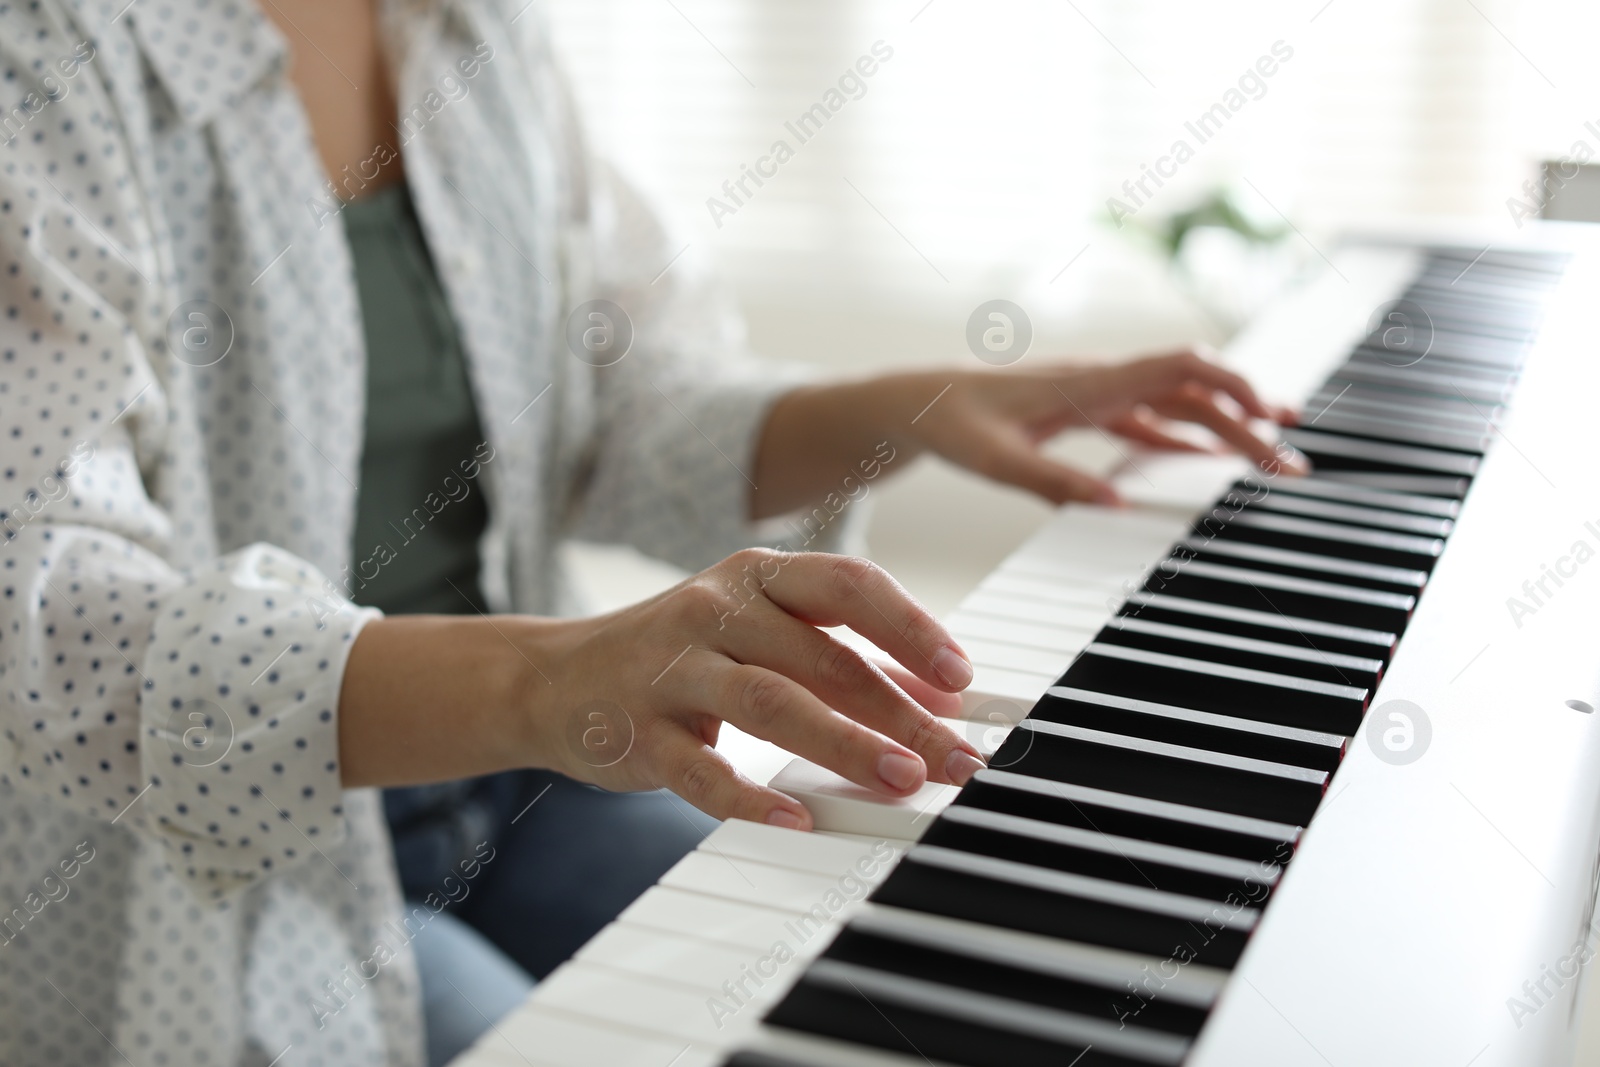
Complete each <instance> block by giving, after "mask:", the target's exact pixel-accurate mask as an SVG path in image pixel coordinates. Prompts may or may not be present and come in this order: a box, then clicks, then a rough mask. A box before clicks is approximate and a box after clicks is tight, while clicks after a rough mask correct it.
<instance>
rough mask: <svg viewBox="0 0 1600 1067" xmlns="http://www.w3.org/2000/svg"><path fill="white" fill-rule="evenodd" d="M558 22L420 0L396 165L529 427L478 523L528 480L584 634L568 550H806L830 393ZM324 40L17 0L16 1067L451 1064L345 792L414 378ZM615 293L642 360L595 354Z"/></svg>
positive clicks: (522, 511) (524, 601)
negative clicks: (568, 51) (381, 394)
mask: <svg viewBox="0 0 1600 1067" xmlns="http://www.w3.org/2000/svg"><path fill="white" fill-rule="evenodd" d="M521 6H522V0H516V2H515V3H512V4H511V5H510V6H506V7H502V6H501V5H500V4H498V3H496V2H494V0H453V2H439V3H429V2H425V0H391V2H389V3H388V4H387V5H386V6H385V7H384V9H383V23H384V34H385V41H386V46H387V48H388V50H389V55H390V57H391V67H392V69H393V70H394V71H395V72H396V84H395V94H396V99H397V100H398V101H399V106H400V122H399V123H398V125H397V128H396V130H395V131H394V133H395V136H394V139H393V140H392V141H391V142H389V144H387V145H384V146H374V154H375V155H378V154H379V153H381V152H383V151H401V152H402V153H403V155H404V157H405V166H406V172H407V174H408V179H409V181H410V183H411V190H412V195H413V198H414V200H415V202H416V204H417V208H418V211H419V214H420V217H421V218H422V221H423V224H424V229H425V231H426V233H427V236H428V239H429V244H430V246H431V248H432V250H433V252H434V255H435V258H436V260H437V263H438V267H439V270H440V273H441V278H442V280H443V282H444V285H445V289H446V291H447V293H448V295H449V298H450V301H451V304H452V307H453V310H454V313H455V316H456V318H457V321H458V323H459V325H460V328H461V331H462V339H463V344H464V348H465V350H466V353H467V356H468V363H469V372H470V376H471V380H472V383H473V387H474V392H475V395H476V400H477V404H478V408H479V414H480V417H481V420H482V422H483V425H484V428H485V433H486V435H487V437H488V440H487V441H486V442H485V443H484V447H483V448H482V449H480V452H479V455H480V456H488V457H489V458H487V459H486V460H484V461H483V462H482V463H481V465H480V466H479V468H478V469H477V470H476V471H474V472H473V474H472V475H468V474H466V473H465V472H447V471H441V481H442V485H441V497H443V496H448V495H449V494H450V493H451V492H453V491H455V490H453V489H452V488H451V486H450V485H447V484H443V478H444V476H445V475H453V477H454V478H455V482H456V484H458V485H465V486H466V487H467V488H468V489H469V490H470V491H481V492H484V493H485V494H487V495H486V500H487V501H488V503H489V510H490V514H491V523H490V530H489V532H488V534H487V535H486V539H485V545H484V559H485V566H484V573H483V586H484V590H485V593H486V595H487V596H488V597H489V599H490V603H491V604H492V605H493V606H494V607H495V608H496V609H497V610H519V611H531V612H552V611H555V610H558V609H559V607H560V605H561V603H562V599H563V595H562V588H561V582H560V579H559V574H558V570H557V567H556V565H555V562H554V559H555V549H556V547H557V545H558V543H559V542H560V540H561V539H562V538H563V537H565V536H571V535H578V536H583V537H587V538H590V539H595V540H612V541H626V542H631V543H633V544H636V545H638V546H640V547H642V548H644V549H645V550H647V551H649V552H651V553H653V554H655V555H657V556H661V557H664V558H667V559H670V560H673V561H675V562H678V563H681V564H684V565H687V566H690V567H699V566H704V565H706V564H709V563H711V562H713V561H714V560H716V559H718V558H720V557H721V556H723V555H725V554H726V553H728V552H729V551H732V550H733V549H735V548H737V547H739V546H741V545H744V544H748V543H751V542H754V541H756V540H759V539H762V538H763V535H765V536H766V537H769V538H770V537H772V536H774V535H775V534H776V533H777V530H776V528H775V527H768V526H763V527H760V528H757V527H753V526H751V525H750V524H748V523H746V522H745V521H744V520H743V514H744V508H745V500H746V493H747V491H748V488H749V482H748V478H747V475H749V474H750V473H752V471H751V461H752V450H753V440H754V435H755V434H756V432H757V430H758V427H759V425H760V422H761V420H762V418H763V417H764V414H765V411H766V409H767V407H768V405H769V404H770V403H771V401H772V400H773V399H774V398H775V397H776V396H777V395H778V394H779V392H781V391H782V390H783V389H785V388H787V387H788V386H789V385H790V384H791V383H792V380H793V375H792V374H791V373H790V372H788V371H784V372H781V373H780V372H777V371H775V370H774V369H773V368H771V367H770V366H767V365H757V364H755V363H754V362H752V361H750V360H748V359H745V358H743V356H742V339H741V338H740V336H739V334H738V332H737V326H736V324H735V322H734V320H733V319H732V318H731V317H730V316H728V315H727V314H726V313H725V311H724V309H723V307H722V305H721V304H720V303H718V302H717V300H716V298H715V297H714V296H713V295H712V290H711V289H710V288H709V287H708V286H707V285H706V284H704V282H703V280H702V278H701V275H700V273H699V272H698V271H697V270H696V268H695V263H694V261H695V258H696V257H695V256H694V255H693V254H684V255H681V256H677V253H679V251H680V249H681V247H682V245H683V242H681V241H677V240H674V239H672V238H671V237H670V236H669V235H668V234H667V233H666V232H665V231H664V230H663V229H662V228H661V227H660V226H659V225H658V224H657V223H656V221H655V219H654V216H653V215H652V214H651V212H650V211H649V210H648V209H647V208H646V207H645V206H644V204H643V203H642V201H641V200H640V199H639V198H638V197H637V196H635V195H633V194H632V193H630V191H629V190H628V189H627V187H626V186H625V185H623V184H622V183H620V182H619V181H618V180H616V178H615V177H614V176H613V175H612V174H611V173H610V172H609V171H607V170H605V169H604V168H603V167H599V166H597V165H591V164H590V163H589V162H588V161H587V159H586V158H585V156H584V154H583V152H582V149H581V145H580V141H579V137H578V133H577V130H576V128H575V124H574V123H573V121H572V118H571V114H570V111H569V109H568V105H567V103H566V99H567V98H566V96H565V94H564V92H563V89H562V86H561V84H560V82H559V79H558V78H557V77H556V75H555V73H554V70H553V67H552V65H551V63H550V60H549V57H548V55H547V53H546V52H545V50H544V44H543V36H542V29H541V27H540V23H539V13H538V11H537V9H535V10H534V11H531V12H527V13H525V14H522V15H520V16H519V15H518V8H520V7H521ZM513 16H517V18H516V26H515V27H513V26H512V20H513ZM290 43H291V42H289V41H286V40H285V39H284V37H283V36H282V35H281V34H280V33H278V31H277V30H276V29H275V28H274V27H273V25H272V24H271V23H269V22H268V21H267V20H266V19H264V18H263V17H262V15H261V13H260V12H259V10H257V9H256V8H255V7H254V6H253V4H251V3H249V0H137V2H136V3H132V4H129V3H128V2H127V0H76V2H72V0H40V2H31V3H29V2H19V3H9V4H0V106H3V108H4V109H5V110H3V111H0V310H3V318H0V526H3V529H0V1062H3V1063H6V1064H8V1065H23V1064H34V1063H40V1064H43V1063H71V1064H120V1063H136V1064H139V1065H140V1067H145V1065H163V1064H194V1065H224V1064H252V1065H258V1067H265V1065H267V1064H270V1063H274V1062H281V1063H283V1064H297V1065H299V1064H303V1065H318V1064H326V1065H333V1064H341V1065H343V1064H396V1065H399V1064H415V1063H418V1062H420V1059H421V1036H420V1023H419V1018H418V1016H419V1002H418V991H417V979H416V971H415V963H414V960H413V956H412V954H411V953H410V951H409V950H408V949H407V947H406V946H407V944H408V938H407V936H406V931H407V930H408V929H414V928H415V926H416V925H417V924H420V923H422V922H425V921H426V919H425V916H423V915H422V914H420V913H413V912H410V911H405V912H403V911H402V904H401V901H400V898H399V893H398V890H397V887H396V882H395V878H394V874H393V864H392V860H391V857H390V853H389V849H388V840H387V836H386V831H385V829H384V825H383V821H382V815H381V811H380V807H379V805H378V803H377V797H376V794H374V793H372V792H370V791H352V792H346V791H344V790H342V789H341V788H340V776H339V752H338V703H337V699H338V694H339V686H340V680H341V677H342V674H343V667H344V662H345V657H346V655H347V654H348V652H349V649H350V646H351V643H352V641H353V640H354V638H355V636H356V634H357V633H358V632H359V630H360V628H361V626H362V624H363V623H364V622H365V621H367V620H368V619H369V618H370V617H371V616H372V615H373V614H375V613H374V612H371V611H368V610H364V609H357V608H355V607H353V606H352V603H351V600H350V596H351V595H352V594H356V593H358V589H359V582H360V576H361V574H362V573H367V574H368V576H369V577H370V568H371V567H372V566H373V565H375V564H374V559H375V557H376V556H377V555H378V554H377V553H375V552H374V551H373V549H374V547H375V546H360V545H357V546H354V552H353V553H352V546H351V545H350V544H349V540H350V538H351V536H352V530H353V523H354V505H355V492H356V489H355V485H354V483H353V481H352V479H353V478H354V477H355V474H356V472H357V470H358V468H359V466H360V447H361V440H362V432H361V431H362V424H363V414H364V413H363V384H364V375H365V366H366V360H367V359H368V358H369V357H370V358H374V359H379V358H382V353H367V352H366V351H365V350H364V346H363V341H362V334H361V320H360V314H359V307H358V304H357V296H356V288H355V282H354V277H353V274H352V267H351V262H350V254H349V248H348V246H347V244H346V243H345V238H344V232H343V228H342V226H341V225H340V223H339V218H338V209H339V204H340V200H339V199H338V196H337V195H336V193H338V192H340V191H342V192H343V193H344V195H346V196H350V195H357V194H359V191H360V185H361V182H362V180H363V179H362V171H363V170H365V169H366V164H363V165H361V166H357V167H354V168H347V169H346V170H345V171H344V172H342V173H341V174H339V175H337V176H335V180H336V181H337V182H338V184H339V187H340V188H339V190H335V189H334V188H332V187H331V186H330V184H329V182H328V180H327V176H326V175H325V174H324V173H323V169H322V166H321V163H320V161H319V159H318V157H317V155H316V151H315V148H314V146H313V143H312V140H311V136H310V132H309V129H308V126H307V120H306V117H305V114H304V112H303V110H302V108H301V106H300V104H299V100H298V97H297V96H296V94H295V93H294V91H293V89H292V87H291V86H290V84H289V82H288V81H287V78H286V70H287V68H288V64H289V63H290V62H291V61H297V62H322V60H321V59H320V58H318V57H316V56H314V55H311V54H309V51H308V52H305V53H302V54H300V55H299V56H298V57H293V56H292V55H291V50H290ZM367 173H369V174H370V173H372V172H371V171H368V172H367ZM692 251H693V249H691V253H692ZM675 256H677V258H675ZM593 299H604V300H609V301H612V302H613V303H614V304H616V305H618V306H620V307H621V308H622V310H623V312H624V314H625V316H626V319H625V320H622V319H620V318H619V317H618V316H617V315H616V314H615V313H614V312H612V313H611V319H610V320H609V328H610V329H613V330H618V331H622V332H621V333H620V334H619V336H620V337H623V338H626V337H627V336H628V330H629V325H630V324H631V343H630V344H629V345H628V347H627V350H626V352H625V353H623V352H622V351H621V346H620V344H615V343H614V344H613V346H612V347H611V348H610V349H606V348H604V347H603V346H602V347H601V348H600V349H598V350H597V349H595V348H592V347H586V346H585V344H584V343H583V339H584V336H585V334H584V331H585V330H586V329H588V328H589V327H590V326H591V325H593V324H594V323H595V322H597V321H598V320H592V319H590V318H588V317H587V313H586V312H585V313H583V314H581V315H580V316H578V317H576V318H575V321H576V322H577V328H576V329H575V330H569V328H568V320H569V318H574V316H572V315H571V312H572V311H573V309H575V308H578V309H579V310H580V312H581V311H583V309H581V308H579V305H582V304H584V303H585V302H586V301H588V300H593ZM569 338H570V339H569ZM591 339H592V336H591ZM601 340H602V341H603V340H604V338H603V337H602V338H601ZM574 353H577V355H575V354H574ZM580 356H581V357H582V358H579V357H580ZM418 507H419V508H427V509H429V510H433V509H435V507H436V504H435V502H434V498H430V499H429V500H425V501H418ZM828 540H831V538H828ZM811 547H820V546H819V545H815V544H814V545H812V546H811ZM398 551H400V552H403V551H404V549H403V547H402V548H400V549H399V550H398ZM423 910H424V911H426V908H424V909H423ZM408 924H409V926H408ZM279 1057H282V1059H281V1060H279Z"/></svg>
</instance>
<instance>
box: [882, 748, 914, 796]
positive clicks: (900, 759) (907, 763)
mask: <svg viewBox="0 0 1600 1067" xmlns="http://www.w3.org/2000/svg"><path fill="white" fill-rule="evenodd" d="M922 775H923V770H922V761H921V760H919V759H917V757H915V756H907V755H905V754H904V753H902V752H885V753H884V754H883V755H882V756H880V757H879V758H878V777H879V778H882V779H883V780H884V782H886V783H887V784H888V785H889V787H890V788H891V789H896V790H899V791H900V792H902V793H903V792H905V791H906V790H908V789H915V788H916V787H917V786H919V785H921V784H922Z"/></svg>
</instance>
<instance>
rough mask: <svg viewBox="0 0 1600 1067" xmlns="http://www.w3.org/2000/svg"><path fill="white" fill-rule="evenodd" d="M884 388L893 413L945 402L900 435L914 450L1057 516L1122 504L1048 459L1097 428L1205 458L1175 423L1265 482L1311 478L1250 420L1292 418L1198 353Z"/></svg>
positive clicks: (955, 375) (929, 377)
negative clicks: (1058, 444)
mask: <svg viewBox="0 0 1600 1067" xmlns="http://www.w3.org/2000/svg"><path fill="white" fill-rule="evenodd" d="M879 384H880V386H886V387H888V388H889V389H890V390H892V391H893V392H895V393H900V394H901V396H900V397H899V398H897V399H899V403H895V404H893V405H892V406H893V407H895V408H904V407H907V405H908V404H912V403H916V402H917V401H918V399H919V398H922V397H926V398H929V399H930V400H931V399H932V398H933V397H934V396H935V395H937V396H938V399H937V400H936V401H933V403H931V404H930V405H929V406H928V407H927V408H926V409H925V410H923V411H922V413H921V414H920V415H917V416H916V417H915V419H914V420H913V421H912V422H911V423H910V425H909V427H908V428H907V429H904V430H902V431H901V433H902V434H904V435H905V437H906V438H907V439H908V442H909V443H910V444H911V445H912V446H913V448H915V449H917V450H926V451H930V452H934V453H937V454H938V455H940V456H943V457H944V458H945V459H947V460H949V461H950V462H952V463H955V464H957V465H958V466H962V467H966V468H967V469H969V470H971V471H974V472H976V473H978V474H981V475H984V476H985V477H989V478H993V479H994V480H996V481H1000V482H1005V483H1007V484H1009V485H1015V486H1018V487H1020V488H1022V489H1026V490H1029V491H1030V492H1033V493H1036V494H1038V495H1039V496H1042V497H1044V498H1045V499H1047V500H1049V501H1050V502H1051V503H1054V504H1064V503H1067V502H1068V501H1074V500H1077V501H1093V502H1096V503H1105V504H1110V503H1116V502H1117V500H1118V498H1117V493H1116V490H1114V489H1113V488H1112V487H1111V485H1110V484H1109V483H1108V482H1105V481H1103V480H1102V479H1099V478H1096V477H1094V476H1093V475H1091V474H1088V473H1085V472H1084V471H1081V470H1078V469H1076V468H1073V467H1069V466H1067V465H1066V464H1063V463H1060V462H1058V461H1057V460H1054V459H1051V458H1050V457H1049V456H1047V455H1045V454H1044V453H1043V452H1042V451H1041V450H1040V447H1039V446H1040V445H1041V444H1042V443H1044V442H1045V441H1047V440H1049V439H1050V438H1052V437H1054V436H1056V435H1057V434H1059V433H1060V432H1061V431H1063V430H1066V429H1070V428H1073V427H1093V428H1094V429H1096V430H1098V431H1100V432H1101V433H1102V434H1116V435H1118V436H1120V437H1124V438H1127V439H1128V440H1131V441H1136V442H1138V443H1140V444H1143V445H1148V446H1152V447H1155V448H1164V449H1173V450H1179V451H1189V452H1204V451H1207V449H1205V448H1203V447H1200V446H1197V445H1195V444H1192V443H1191V442H1189V441H1187V440H1185V439H1183V438H1181V437H1179V436H1175V435H1174V434H1173V433H1171V432H1170V430H1169V428H1168V427H1167V426H1166V425H1165V423H1166V422H1168V421H1169V420H1176V421H1180V422H1190V423H1196V424H1198V425H1200V426H1203V427H1205V428H1206V429H1207V430H1210V431H1211V433H1213V434H1214V435H1216V437H1217V438H1218V439H1219V441H1220V443H1221V444H1222V445H1223V446H1226V447H1227V448H1230V449H1232V450H1234V451H1237V452H1239V453H1242V454H1243V455H1245V456H1247V457H1249V458H1250V459H1251V460H1254V461H1255V462H1256V463H1257V464H1258V465H1260V466H1261V467H1262V468H1263V469H1265V470H1269V471H1273V472H1276V471H1278V470H1281V469H1287V470H1288V471H1290V472H1291V473H1305V472H1306V471H1307V470H1309V467H1308V466H1307V465H1306V463H1305V460H1304V458H1303V457H1301V456H1300V455H1299V454H1298V453H1297V452H1295V451H1294V450H1293V449H1291V448H1289V447H1288V446H1287V445H1285V444H1281V443H1275V442H1271V441H1267V440H1264V439H1263V438H1261V437H1259V436H1257V434H1256V433H1255V431H1254V430H1252V429H1251V427H1250V420H1252V419H1271V420H1273V421H1275V422H1278V423H1280V424H1284V425H1291V424H1293V422H1294V414H1293V413H1292V412H1291V411H1289V410H1288V409H1285V408H1275V407H1269V406H1268V405H1267V404H1266V403H1264V402H1263V401H1262V400H1261V398H1260V397H1258V396H1257V395H1256V392H1255V390H1254V389H1252V388H1251V387H1250V384H1249V383H1248V382H1246V381H1245V380H1244V379H1243V378H1241V377H1239V375H1237V374H1234V373H1233V372H1232V371H1228V370H1224V369H1223V368H1221V367H1219V366H1217V365H1216V364H1214V363H1211V362H1208V361H1207V360H1205V359H1203V358H1201V357H1200V356H1199V355H1197V354H1195V353H1194V352H1178V353H1174V354H1171V355H1164V356H1152V357H1148V358H1145V359H1137V360H1133V361H1131V362H1128V363H1120V364H1115V365H1105V366H1102V365H1083V364H1069V363H1059V364H1053V365H1044V366H1035V367H1030V368H1028V369H1027V370H1020V369H1018V370H1004V371H944V372H941V371H921V372H916V373H913V374H903V375H893V376H890V377H887V378H883V379H879ZM946 386H948V388H947V389H945V387H946ZM941 389H945V391H944V392H943V393H940V390H941ZM902 391H903V392H902ZM920 402H921V403H927V402H928V401H927V400H921V401H920Z"/></svg>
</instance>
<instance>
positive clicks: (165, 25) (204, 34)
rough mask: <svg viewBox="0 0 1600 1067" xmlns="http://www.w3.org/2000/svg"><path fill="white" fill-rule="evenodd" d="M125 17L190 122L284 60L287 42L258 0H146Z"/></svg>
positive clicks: (281, 66) (199, 121)
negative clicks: (257, 4) (188, 0)
mask: <svg viewBox="0 0 1600 1067" xmlns="http://www.w3.org/2000/svg"><path fill="white" fill-rule="evenodd" d="M267 2H268V3H270V2H271V0H267ZM123 17H124V18H125V19H127V21H128V22H129V23H131V24H132V27H133V34H134V37H135V39H136V40H137V41H138V44H139V50H140V51H141V52H142V53H143V54H144V57H145V60H146V61H147V62H148V63H149V64H150V69H151V70H152V71H154V72H155V75H156V78H157V80H159V81H160V83H161V86H162V88H163V89H165V90H166V92H167V95H168V96H169V97H170V98H171V99H172V103H173V106H174V107H176V109H177V111H178V115H179V116H180V117H181V118H182V120H183V121H184V122H185V123H186V124H189V125H194V126H200V125H204V124H205V122H206V121H207V120H208V119H210V118H211V117H212V116H213V115H215V114H216V113H217V112H218V111H219V110H221V109H222V108H224V107H228V106H231V105H233V104H234V103H236V102H237V101H238V100H239V99H240V98H241V97H242V96H243V95H244V94H245V93H246V92H248V91H249V90H250V89H252V88H254V87H255V86H256V85H257V84H259V83H260V82H261V80H262V79H263V78H265V77H267V76H268V75H269V74H270V73H272V72H274V71H275V70H282V69H284V66H285V59H286V56H287V54H288V50H289V49H288V43H287V42H286V41H285V40H284V37H283V34H282V33H280V32H279V31H278V27H277V26H276V25H274V24H273V22H272V20H270V19H268V18H267V17H266V16H265V15H263V14H262V13H261V9H260V8H258V7H257V6H256V5H255V3H254V0H191V2H188V3H176V4H175V3H171V2H170V0H145V2H144V3H142V4H138V5H136V6H134V7H132V8H131V9H130V10H129V11H128V13H127V14H126V15H125V16H123Z"/></svg>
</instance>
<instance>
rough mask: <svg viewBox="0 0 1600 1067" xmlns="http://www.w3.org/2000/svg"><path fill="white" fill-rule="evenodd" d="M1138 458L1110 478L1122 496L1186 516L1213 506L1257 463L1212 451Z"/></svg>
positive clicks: (1148, 506) (1162, 454) (1143, 505)
mask: <svg viewBox="0 0 1600 1067" xmlns="http://www.w3.org/2000/svg"><path fill="white" fill-rule="evenodd" d="M1137 462H1138V464H1139V466H1138V469H1137V470H1135V469H1133V468H1131V467H1130V468H1129V469H1127V470H1125V471H1123V472H1122V473H1120V474H1118V475H1117V476H1116V477H1115V478H1113V479H1112V481H1111V484H1112V485H1113V486H1114V487H1115V488H1116V490H1117V492H1118V494H1120V495H1121V497H1122V499H1123V500H1125V501H1127V502H1128V503H1129V504H1132V505H1134V506H1136V507H1142V508H1164V509H1168V510H1172V511H1175V512H1179V513H1181V514H1183V515H1185V516H1192V515H1194V514H1196V513H1198V512H1201V511H1205V510H1206V509H1208V508H1210V507H1211V506H1212V505H1213V504H1215V503H1216V502H1217V499H1218V498H1219V497H1220V496H1222V494H1223V493H1226V492H1227V491H1228V487H1229V486H1231V485H1233V484H1234V483H1235V482H1237V481H1238V480H1239V479H1241V478H1244V477H1246V476H1248V475H1250V474H1251V473H1252V472H1253V471H1255V464H1253V463H1251V462H1250V461H1249V460H1247V459H1245V458H1244V457H1243V456H1235V455H1212V454H1210V453H1181V452H1180V453H1155V452H1148V451H1147V452H1144V453H1141V455H1140V456H1139V458H1138V460H1137ZM1256 477H1261V475H1260V474H1259V473H1257V474H1256ZM1179 532H1180V533H1181V532H1182V531H1179ZM1158 551H1159V550H1158Z"/></svg>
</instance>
